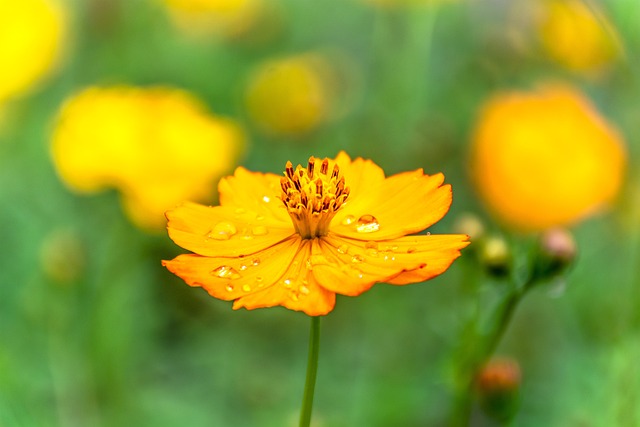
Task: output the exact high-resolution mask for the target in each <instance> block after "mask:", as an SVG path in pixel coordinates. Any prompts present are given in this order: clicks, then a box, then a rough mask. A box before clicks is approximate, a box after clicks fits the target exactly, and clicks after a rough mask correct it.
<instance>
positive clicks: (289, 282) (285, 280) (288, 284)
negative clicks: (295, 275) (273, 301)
mask: <svg viewBox="0 0 640 427" xmlns="http://www.w3.org/2000/svg"><path fill="white" fill-rule="evenodd" d="M282 283H283V284H284V287H285V288H291V279H284V281H283V282H282Z"/></svg>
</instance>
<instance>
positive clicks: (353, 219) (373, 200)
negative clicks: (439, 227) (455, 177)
mask: <svg viewBox="0 0 640 427" xmlns="http://www.w3.org/2000/svg"><path fill="white" fill-rule="evenodd" d="M443 182H444V176H443V175H442V174H435V175H425V174H424V173H423V171H422V169H418V170H416V171H413V172H404V173H400V174H397V175H393V176H391V177H389V178H387V179H385V180H384V182H382V183H381V184H379V185H377V186H376V187H373V188H366V189H364V188H363V189H362V190H361V191H364V192H365V193H364V195H359V197H358V198H356V197H354V199H353V200H349V201H348V202H347V203H346V204H345V205H344V207H343V208H342V209H341V210H340V212H339V213H338V214H337V215H336V216H335V218H334V219H333V221H332V223H331V227H330V228H331V231H332V232H333V233H335V234H338V235H341V236H343V237H349V238H352V239H359V240H376V241H381V240H390V239H395V238H398V237H402V236H405V235H408V234H413V233H417V232H419V231H422V230H424V229H425V228H427V227H429V226H431V225H433V224H434V223H436V222H437V221H439V220H440V219H441V218H442V217H443V216H444V215H445V214H446V213H447V211H448V210H449V207H450V206H451V200H452V195H451V186H450V185H442V183H443ZM350 197H351V196H350ZM367 216H370V217H369V221H371V217H373V219H374V220H375V223H376V224H377V225H376V226H375V227H359V225H361V223H360V222H359V220H360V219H361V218H362V219H363V220H364V218H366V217H367Z"/></svg>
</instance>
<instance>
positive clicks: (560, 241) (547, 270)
mask: <svg viewBox="0 0 640 427" xmlns="http://www.w3.org/2000/svg"><path fill="white" fill-rule="evenodd" d="M536 249H537V251H536V254H535V255H534V266H533V275H534V277H535V278H536V279H538V280H543V279H549V278H553V277H555V276H558V275H559V274H561V273H563V272H564V271H565V270H566V269H567V268H568V267H569V266H570V265H571V264H572V263H573V261H574V260H575V258H576V253H577V249H576V243H575V240H574V239H573V235H572V234H571V233H570V232H569V231H567V230H565V229H561V228H555V229H551V230H547V231H545V232H544V233H542V235H541V236H540V239H539V241H538V246H537V248H536Z"/></svg>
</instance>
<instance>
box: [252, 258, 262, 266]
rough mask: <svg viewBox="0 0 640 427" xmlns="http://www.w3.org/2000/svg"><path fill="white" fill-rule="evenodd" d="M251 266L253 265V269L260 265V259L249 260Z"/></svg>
mask: <svg viewBox="0 0 640 427" xmlns="http://www.w3.org/2000/svg"><path fill="white" fill-rule="evenodd" d="M251 265H253V266H254V267H257V266H259V265H260V258H254V259H252V260H251Z"/></svg>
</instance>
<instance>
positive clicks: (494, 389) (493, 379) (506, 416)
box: [476, 359, 521, 421]
mask: <svg viewBox="0 0 640 427" xmlns="http://www.w3.org/2000/svg"><path fill="white" fill-rule="evenodd" d="M520 382H521V374H520V367H519V366H518V363H517V362H516V361H515V360H512V359H495V360H492V361H490V362H489V363H487V364H486V365H485V366H484V367H483V368H482V370H481V371H480V372H479V373H478V377H477V379H476V387H477V392H478V397H479V400H480V402H479V403H480V407H481V408H482V410H483V411H484V412H485V413H486V414H487V415H488V416H489V417H491V418H493V419H495V420H499V421H508V420H510V419H511V418H513V416H514V415H515V413H516V411H517V409H518V397H519V391H520Z"/></svg>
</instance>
